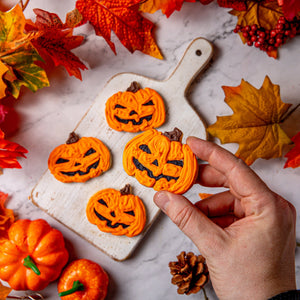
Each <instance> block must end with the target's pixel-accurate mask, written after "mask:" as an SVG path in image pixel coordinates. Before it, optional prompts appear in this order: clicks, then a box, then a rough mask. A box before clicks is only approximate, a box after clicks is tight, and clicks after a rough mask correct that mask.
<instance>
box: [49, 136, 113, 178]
mask: <svg viewBox="0 0 300 300" xmlns="http://www.w3.org/2000/svg"><path fill="white" fill-rule="evenodd" d="M110 160H111V157H110V152H109V150H108V148H107V147H106V146H105V145H104V144H103V142H101V141H100V140H99V139H97V138H94V137H82V138H79V136H78V135H77V134H75V133H74V132H72V133H71V134H70V136H69V139H68V140H67V142H66V144H62V145H60V146H58V147H56V148H55V149H54V150H53V151H52V152H51V153H50V156H49V159H48V168H49V170H50V172H51V173H52V174H53V175H54V177H55V178H56V179H57V180H59V181H62V182H85V181H87V180H88V179H90V178H93V177H96V176H99V175H100V174H102V173H103V172H105V171H107V170H108V169H109V167H110Z"/></svg>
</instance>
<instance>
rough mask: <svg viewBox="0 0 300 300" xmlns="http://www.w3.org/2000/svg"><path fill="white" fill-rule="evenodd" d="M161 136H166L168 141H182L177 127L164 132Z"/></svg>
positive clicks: (180, 132)
mask: <svg viewBox="0 0 300 300" xmlns="http://www.w3.org/2000/svg"><path fill="white" fill-rule="evenodd" d="M163 135H164V136H166V137H167V138H168V139H169V140H170V141H174V142H181V139H182V131H181V130H179V129H178V128H177V127H175V128H174V129H173V131H165V132H164V133H163Z"/></svg>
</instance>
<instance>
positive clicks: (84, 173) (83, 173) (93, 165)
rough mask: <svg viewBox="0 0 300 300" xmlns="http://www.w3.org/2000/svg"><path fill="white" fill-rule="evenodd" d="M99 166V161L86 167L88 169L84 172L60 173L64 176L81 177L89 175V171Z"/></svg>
mask: <svg viewBox="0 0 300 300" xmlns="http://www.w3.org/2000/svg"><path fill="white" fill-rule="evenodd" d="M98 166H99V159H98V160H97V161H96V162H94V163H93V164H92V165H90V166H88V168H87V169H86V171H85V172H83V171H81V170H78V171H73V172H64V171H61V172H60V173H61V174H63V175H66V176H75V175H76V174H79V175H80V176H82V175H86V174H88V173H90V171H91V169H97V167H98Z"/></svg>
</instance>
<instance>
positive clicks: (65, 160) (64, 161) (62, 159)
mask: <svg viewBox="0 0 300 300" xmlns="http://www.w3.org/2000/svg"><path fill="white" fill-rule="evenodd" d="M68 161H69V160H68V159H64V158H59V159H58V160H57V161H56V164H63V163H66V162H68Z"/></svg>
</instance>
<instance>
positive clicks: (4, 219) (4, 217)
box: [0, 191, 15, 299]
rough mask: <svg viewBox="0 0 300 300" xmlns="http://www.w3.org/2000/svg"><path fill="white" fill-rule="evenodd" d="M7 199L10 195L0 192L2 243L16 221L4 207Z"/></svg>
mask: <svg viewBox="0 0 300 300" xmlns="http://www.w3.org/2000/svg"><path fill="white" fill-rule="evenodd" d="M7 198H8V195H7V194H5V193H3V192H1V191H0V241H1V239H3V238H4V239H5V238H7V237H8V235H7V230H8V229H9V227H10V226H11V225H12V223H13V222H14V221H15V217H14V212H13V210H12V209H7V208H6V207H5V205H4V204H5V201H6V199H7ZM0 288H1V286H0ZM0 299H1V298H0Z"/></svg>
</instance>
